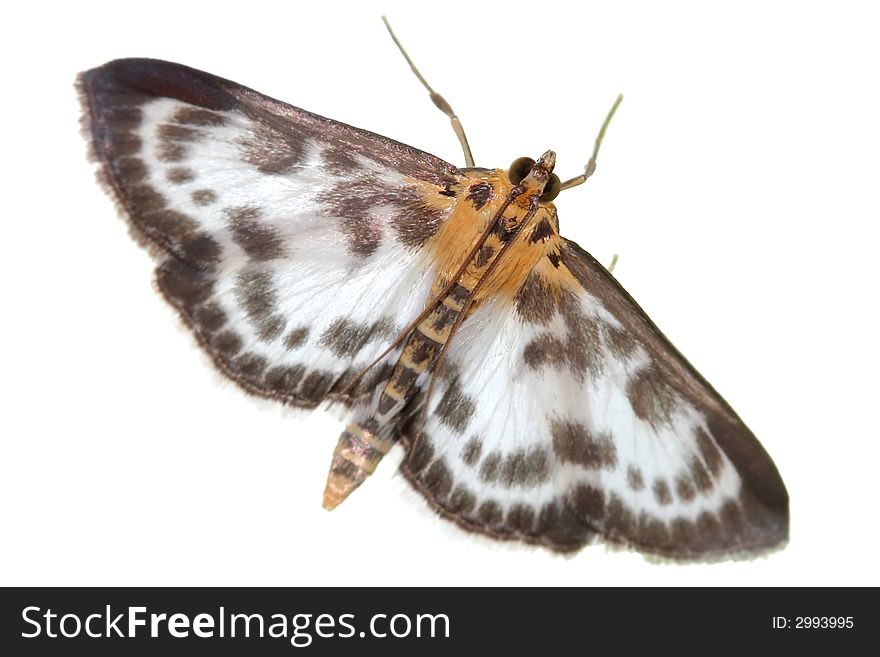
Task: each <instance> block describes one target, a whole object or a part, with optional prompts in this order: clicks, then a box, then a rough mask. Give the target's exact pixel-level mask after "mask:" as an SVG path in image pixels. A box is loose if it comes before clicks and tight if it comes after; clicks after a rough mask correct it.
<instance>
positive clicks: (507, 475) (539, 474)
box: [480, 447, 550, 488]
mask: <svg viewBox="0 0 880 657" xmlns="http://www.w3.org/2000/svg"><path fill="white" fill-rule="evenodd" d="M549 478H550V462H549V459H548V458H547V452H546V451H544V450H543V449H541V448H540V447H532V448H530V449H528V450H516V451H514V452H511V453H510V454H507V455H506V456H502V454H501V452H497V451H496V452H491V453H490V454H488V455H487V456H486V458H485V459H484V460H483V463H482V465H481V466H480V479H482V480H483V481H485V482H486V483H493V484H499V485H501V486H505V487H507V488H514V487H534V486H537V485H539V484H542V483H544V482H545V481H547V480H548V479H549Z"/></svg>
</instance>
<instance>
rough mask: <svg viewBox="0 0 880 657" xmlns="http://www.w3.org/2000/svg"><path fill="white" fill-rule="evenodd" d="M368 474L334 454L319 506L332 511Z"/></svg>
mask: <svg viewBox="0 0 880 657" xmlns="http://www.w3.org/2000/svg"><path fill="white" fill-rule="evenodd" d="M368 475H369V473H368V472H366V471H365V470H363V468H360V467H358V466H357V465H355V464H354V463H352V462H351V461H348V460H346V459H345V458H342V457H340V456H339V455H334V456H333V463H332V464H331V465H330V472H329V473H327V485H326V486H325V487H324V500H323V501H322V502H321V506H323V507H324V508H325V509H327V510H328V511H332V510H333V509H335V508H336V507H337V506H339V505H340V504H342V503H343V502H344V501H345V499H346V498H347V497H348V496H349V495H351V494H352V492H353V491H354V489H355V488H357V487H358V486H360V485H361V484H362V483H364V480H365V479H366V478H367V476H368Z"/></svg>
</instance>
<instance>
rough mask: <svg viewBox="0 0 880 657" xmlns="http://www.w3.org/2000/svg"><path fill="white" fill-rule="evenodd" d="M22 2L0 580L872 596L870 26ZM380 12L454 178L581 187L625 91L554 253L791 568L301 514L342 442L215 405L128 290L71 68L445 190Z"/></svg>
mask: <svg viewBox="0 0 880 657" xmlns="http://www.w3.org/2000/svg"><path fill="white" fill-rule="evenodd" d="M25 4H26V3H15V5H14V7H15V8H12V9H9V8H7V10H6V13H5V16H4V23H5V30H4V31H5V36H4V39H3V41H2V43H0V49H2V53H0V54H2V56H0V66H2V69H3V71H2V80H3V100H2V104H0V112H2V126H3V133H4V134H3V138H2V151H0V155H2V157H0V166H2V168H3V172H2V180H3V212H2V222H3V231H2V241H0V244H2V258H0V267H2V276H0V285H2V302H3V305H2V308H3V321H2V324H0V331H2V343H0V344H2V349H3V351H2V376H0V385H2V387H3V391H2V413H0V423H2V424H0V432H2V453H0V527H2V529H0V531H2V540H0V584H115V585H138V584H139V585H160V584H188V585H189V584H205V585H207V584H210V585H221V584H228V585H240V584H241V585H243V584H252V585H281V584H287V585H300V584H302V585H305V584H312V585H331V584H405V585H428V584H474V585H484V584H485V585H488V584H501V585H504V584H545V585H557V584H558V585H593V584H605V585H626V584H640V585H655V584H657V585H660V584H664V585H670V584H671V585H678V584H695V585H741V584H760V585H782V584H789V585H801V584H873V585H877V584H880V578H878V567H877V560H876V558H875V552H876V545H877V529H876V526H877V511H876V507H877V500H878V492H877V491H878V485H877V480H878V455H880V447H878V445H880V435H878V433H880V432H878V429H877V410H878V392H880V385H878V381H880V377H878V365H880V362H878V361H880V359H878V350H877V340H876V333H877V330H878V326H877V282H878V275H877V265H876V261H877V255H876V252H877V248H878V239H877V225H878V219H880V212H878V206H880V202H878V174H880V166H878V162H880V128H878V126H880V102H878V84H877V70H878V69H877V65H878V62H880V48H878V45H877V44H878V38H877V25H878V22H877V20H876V18H877V17H876V16H874V15H873V8H872V3H868V2H865V3H863V4H862V3H855V2H835V3H824V4H820V3H810V2H742V1H741V2H736V3H733V2H730V3H726V4H725V5H721V4H720V3H705V2H693V3H683V2H672V3H670V2H664V3H655V2H645V3H636V2H614V3H611V2H601V3H598V2H577V3H574V2H572V3H549V2H547V3H543V2H542V3H538V2H533V3H522V4H517V3H515V2H510V1H505V2H490V1H486V2H482V3H480V2H476V1H473V0H471V1H469V2H467V3H464V4H461V5H457V4H456V3H450V2H443V3H436V2H434V3H430V4H426V5H424V9H420V8H417V6H416V3H400V4H398V3H395V2H385V3H381V4H378V3H372V2H360V3H357V4H356V5H355V4H354V3H352V4H351V5H342V4H340V3H336V2H329V1H324V2H320V3H293V2H285V3H281V2H278V3H266V2H258V1H255V0H248V1H247V2H217V1H215V2H210V3H190V2H181V1H179V0H178V1H175V2H159V1H156V0H151V1H150V2H141V3H136V4H135V3H122V2H107V3H97V2H77V3H66V4H65V5H61V3H58V5H57V6H54V7H53V6H51V5H49V6H46V4H45V3H40V5H39V7H38V8H37V9H32V8H28V9H22V7H23V6H24V5H25ZM27 4H28V7H33V6H34V5H33V3H27ZM315 6H317V7H318V8H317V9H316V8H314V7H315ZM382 13H387V14H388V15H389V16H390V18H391V19H392V22H393V25H394V26H395V28H396V30H397V32H398V34H399V36H400V37H401V39H402V40H403V41H404V43H405V44H407V45H408V47H409V49H410V52H411V55H412V56H413V57H414V58H415V60H416V62H417V63H418V64H419V65H420V67H421V68H422V70H423V72H424V73H425V75H426V76H427V77H428V79H429V80H430V81H431V82H432V84H433V85H434V86H435V88H437V89H438V90H439V91H440V92H441V93H443V94H444V95H445V96H446V97H447V98H448V99H449V100H450V101H451V102H452V104H453V106H454V107H455V108H456V110H457V112H458V113H459V115H460V116H461V117H462V118H463V120H464V124H465V127H466V128H467V130H468V134H469V136H470V140H471V145H472V147H473V150H474V153H475V156H476V158H477V163H478V164H479V165H483V166H499V167H506V166H507V165H508V164H509V163H510V161H511V160H513V159H514V158H516V157H518V156H521V155H529V156H532V157H535V156H536V155H537V154H540V153H541V152H542V151H544V150H545V149H547V148H553V149H555V150H556V151H557V153H558V158H559V159H558V168H557V171H558V172H559V173H560V174H561V175H562V176H563V177H566V176H567V175H575V174H577V173H578V172H579V171H580V168H581V167H582V166H583V164H584V162H585V160H586V159H587V157H588V155H589V152H590V149H591V147H592V140H593V138H594V135H595V133H596V130H597V129H598V127H599V125H600V123H601V121H602V118H603V117H604V115H605V113H606V111H607V109H608V107H609V105H610V104H611V102H612V101H613V99H614V97H615V95H616V94H617V93H618V92H624V93H625V94H626V100H625V101H624V103H623V105H622V106H621V108H620V111H619V113H618V115H617V117H616V118H615V120H614V122H613V123H612V125H611V127H610V130H609V132H608V137H607V140H606V142H605V145H604V147H603V152H602V154H601V157H600V160H599V168H598V171H597V174H596V175H595V177H594V178H593V179H591V180H590V181H589V183H588V184H587V185H585V186H584V187H582V188H578V189H576V190H572V191H570V192H566V193H564V194H563V195H562V197H561V198H559V199H558V200H557V206H558V208H559V213H560V220H561V224H562V230H563V233H565V234H566V235H567V236H568V237H570V238H574V239H575V240H576V241H578V242H579V243H580V244H581V245H582V246H584V247H585V248H586V249H587V250H589V251H591V252H592V253H593V254H594V255H595V256H596V257H598V258H599V259H600V260H601V261H604V262H607V261H608V260H609V259H610V258H611V256H612V254H613V253H615V252H617V253H619V254H620V255H621V259H620V264H619V265H618V269H617V271H616V275H617V276H618V278H619V280H620V281H621V282H622V283H623V284H624V286H625V287H626V288H627V289H628V290H629V291H630V292H631V293H632V294H633V296H634V297H636V298H637V299H638V300H639V302H640V303H641V304H642V305H643V306H644V308H645V309H646V310H647V312H648V313H649V314H650V315H651V316H652V317H653V319H654V320H655V321H656V323H657V324H658V325H659V326H660V327H661V328H662V329H663V330H664V331H665V332H666V333H667V335H668V336H669V337H670V338H671V339H672V340H673V342H675V344H676V345H678V346H679V347H680V348H681V350H682V351H683V352H684V353H685V354H686V355H687V356H688V358H689V359H690V360H691V361H692V362H693V363H694V364H695V365H696V366H697V367H698V368H699V369H700V370H701V371H702V372H703V373H704V374H705V375H706V377H707V378H708V379H709V380H710V381H711V382H712V383H713V384H714V385H715V387H717V388H718V390H719V391H721V392H722V394H724V396H725V397H726V398H727V399H728V401H730V403H731V404H732V405H733V407H734V408H736V409H737V411H738V412H739V413H740V414H741V415H742V417H743V418H744V419H745V421H746V422H747V423H748V424H749V425H750V426H751V427H752V429H753V430H754V432H755V434H756V435H757V436H758V437H759V438H760V439H761V441H762V442H763V444H764V445H765V447H766V448H767V450H768V451H769V452H770V453H771V454H772V455H773V457H774V459H775V461H776V463H777V465H778V467H779V469H780V471H781V472H782V475H783V477H784V479H785V481H786V484H787V486H788V489H789V493H790V495H791V513H792V520H791V543H790V545H789V546H788V547H787V548H786V549H785V550H783V551H781V552H778V553H775V554H772V555H770V556H769V557H767V558H761V559H757V560H754V561H745V562H736V563H722V564H711V565H709V564H700V565H687V566H681V565H669V564H660V565H658V564H655V563H650V562H647V561H646V560H645V559H643V558H642V557H641V556H639V555H638V554H635V553H629V552H609V551H607V550H605V549H604V548H602V547H593V548H588V549H586V550H584V551H583V552H581V553H580V554H578V555H576V556H574V557H569V558H564V557H559V556H556V555H553V554H551V553H548V552H546V551H543V550H539V549H533V548H527V547H520V546H511V545H499V544H495V543H492V542H490V541H487V540H485V539H480V538H475V537H473V536H471V535H468V534H465V533H462V532H461V531H459V530H457V529H455V528H453V527H451V526H449V525H448V524H447V523H446V522H444V521H441V520H440V519H439V518H437V517H435V516H434V515H432V513H431V512H430V511H429V510H428V509H427V507H426V505H425V503H424V502H423V501H422V500H421V498H420V497H418V496H417V495H416V494H415V493H413V492H411V491H410V490H409V489H408V487H407V484H406V483H405V481H404V480H403V479H402V478H401V477H400V476H399V475H398V474H396V472H395V467H394V465H395V464H394V462H393V461H396V460H397V459H392V458H389V459H386V462H385V463H383V465H382V467H381V468H380V469H379V471H378V472H377V473H376V475H374V476H373V478H372V480H371V481H369V482H368V483H367V484H366V485H365V486H364V487H362V488H361V489H360V490H359V491H358V492H357V494H356V495H354V496H353V497H352V498H351V499H350V500H348V501H347V502H346V503H345V504H344V505H343V506H342V507H340V508H339V509H337V510H336V511H334V512H333V513H332V514H330V513H327V512H325V511H323V510H322V509H321V507H320V499H321V493H322V491H323V485H324V479H325V476H326V469H327V466H328V464H329V460H330V454H331V451H332V449H333V447H334V445H335V443H336V439H337V435H338V432H339V430H340V423H339V422H338V421H337V420H336V419H334V418H333V417H332V416H331V415H329V414H327V413H323V412H318V413H314V414H312V415H311V416H305V417H302V416H298V415H296V414H294V413H292V412H290V411H287V410H285V409H283V408H281V407H279V406H277V405H275V404H271V403H266V402H260V401H257V400H254V399H253V398H250V397H248V396H246V395H245V394H244V393H242V392H240V391H239V390H238V389H237V388H235V386H233V385H232V384H230V383H227V382H225V381H223V380H222V379H221V377H220V375H219V374H216V373H215V372H214V371H213V370H212V369H211V367H210V366H209V364H208V360H207V358H205V357H204V356H203V355H202V354H201V353H200V352H199V351H198V350H197V347H196V346H195V343H194V341H193V340H192V338H191V337H190V336H189V334H188V333H187V332H186V331H185V330H184V329H183V328H182V327H181V325H180V322H179V321H178V320H177V318H176V316H175V315H174V313H173V311H172V310H171V309H170V308H169V307H167V306H166V305H165V304H164V302H163V301H161V300H160V298H159V297H158V296H157V295H156V294H155V293H154V292H153V290H152V289H151V285H150V279H151V269H152V267H151V262H150V260H149V258H148V257H147V255H146V254H145V253H144V252H143V251H141V250H140V249H139V248H137V246H136V245H135V244H134V243H133V242H132V241H131V240H130V239H129V237H128V236H127V234H126V229H125V226H124V224H123V222H122V221H121V220H119V219H118V218H117V217H116V216H115V212H114V209H113V206H112V204H111V203H110V201H109V200H108V199H107V198H106V197H105V196H104V194H103V193H102V192H101V191H100V189H99V188H98V186H97V185H96V184H95V182H94V179H93V175H92V167H91V166H90V165H89V164H87V163H86V160H85V146H84V143H83V141H82V139H81V138H80V135H79V132H78V125H77V117H78V106H77V101H76V98H75V95H74V91H73V87H72V82H73V78H74V75H75V73H76V72H77V71H79V70H82V69H85V68H90V67H93V66H97V65H100V64H102V63H104V62H105V61H107V60H109V59H113V58H117V57H131V56H149V57H159V58H165V59H170V60H174V61H179V62H182V63H186V64H188V65H190V66H194V67H196V68H201V69H204V70H207V71H210V72H212V73H215V74H218V75H221V76H223V77H227V78H230V79H232V80H236V81H238V82H240V83H242V84H245V85H247V86H250V87H253V88H255V89H257V90H259V91H262V92H264V93H267V94H269V95H271V96H274V97H277V98H280V99H284V100H286V101H288V102H290V103H292V104H295V105H298V106H301V107H304V108H306V109H309V110H311V111H314V112H317V113H319V114H323V115H326V116H330V117H332V118H335V119H339V120H342V121H345V122H348V123H351V124H354V125H356V126H359V127H363V128H367V129H370V130H373V131H375V132H378V133H381V134H385V135H388V136H390V137H393V138H396V139H398V140H400V141H403V142H406V143H408V144H411V145H413V146H416V147H419V148H422V149H424V150H426V151H428V152H431V153H433V154H435V155H438V156H440V157H442V158H444V159H447V160H449V161H451V162H453V163H456V164H461V163H462V159H461V155H460V152H459V149H458V145H457V142H456V140H455V138H454V136H453V133H452V131H451V130H450V129H449V127H448V123H447V121H446V119H445V118H444V117H443V116H442V114H440V113H439V112H438V111H437V110H436V109H434V107H433V106H432V105H431V103H430V102H429V100H428V98H427V95H426V94H425V93H424V91H423V90H422V89H421V88H420V87H419V85H418V83H417V81H416V80H415V78H413V77H412V76H411V74H410V72H409V70H408V69H407V67H406V65H405V63H404V61H403V60H402V59H401V58H400V56H399V55H398V54H397V52H396V50H395V48H394V46H393V44H392V43H391V41H390V40H389V39H388V37H387V35H386V33H385V31H384V28H383V26H382V23H381V22H380V20H379V16H380V15H381V14H382ZM841 613H842V612H841Z"/></svg>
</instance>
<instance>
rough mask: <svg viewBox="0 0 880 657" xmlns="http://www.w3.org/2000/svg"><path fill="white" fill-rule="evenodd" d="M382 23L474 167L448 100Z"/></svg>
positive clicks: (466, 163) (389, 28)
mask: <svg viewBox="0 0 880 657" xmlns="http://www.w3.org/2000/svg"><path fill="white" fill-rule="evenodd" d="M382 22H383V23H385V27H386V28H388V34H390V35H391V39H392V40H393V41H394V43H395V45H396V46H397V48H398V49H399V50H400V54H401V55H403V58H404V59H405V60H406V63H407V64H409V67H410V68H411V69H412V72H413V73H415V75H416V77H417V78H418V79H419V82H421V83H422V85H424V87H425V89H427V90H428V93H429V94H430V95H431V100H432V101H433V102H434V105H436V107H437V109H439V110H440V111H441V112H443V113H444V114H445V115H446V116H448V117H449V120H450V122H451V123H452V129H453V130H454V131H455V136H456V137H458V141H459V143H460V144H461V150H462V151H464V162H465V166H468V167H472V166H474V156H473V155H472V154H471V147H470V145H469V144H468V140H467V136H466V135H465V134H464V127H462V125H461V121H460V120H459V118H458V116H457V115H456V114H455V111H454V110H453V109H452V106H451V105H450V104H449V103H448V102H446V99H445V98H444V97H443V96H441V95H440V94H438V93H437V92H436V91H434V90H433V89H432V88H431V85H430V84H428V81H427V80H425V78H424V77H422V74H421V73H419V69H417V68H416V65H415V64H413V61H412V60H411V59H410V58H409V55H407V54H406V50H404V49H403V46H402V45H401V43H400V41H398V40H397V37H396V36H395V35H394V31H393V30H392V29H391V25H390V24H389V23H388V19H387V18H385V17H384V16H383V17H382ZM612 113H613V110H612Z"/></svg>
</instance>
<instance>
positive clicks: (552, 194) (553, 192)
mask: <svg viewBox="0 0 880 657" xmlns="http://www.w3.org/2000/svg"><path fill="white" fill-rule="evenodd" d="M560 191H562V181H561V180H559V176H557V175H556V174H555V173H551V174H550V180H548V181H547V184H546V185H544V193H543V194H541V198H540V201H541V203H549V202H550V201H552V200H553V199H555V198H556V197H557V196H559V192H560Z"/></svg>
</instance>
